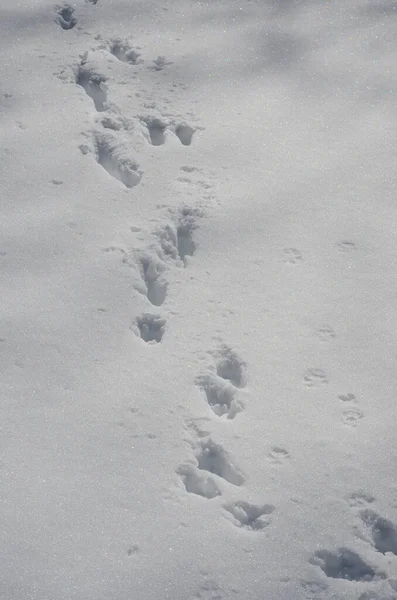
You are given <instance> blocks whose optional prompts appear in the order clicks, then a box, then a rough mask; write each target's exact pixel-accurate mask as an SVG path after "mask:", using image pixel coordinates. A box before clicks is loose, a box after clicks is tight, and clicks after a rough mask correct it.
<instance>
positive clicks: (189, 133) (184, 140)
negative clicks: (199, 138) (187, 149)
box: [175, 125, 195, 146]
mask: <svg viewBox="0 0 397 600" xmlns="http://www.w3.org/2000/svg"><path fill="white" fill-rule="evenodd" d="M194 133H195V129H193V127H190V125H177V126H176V127H175V135H176V136H177V138H178V139H179V141H180V142H181V144H183V145H184V146H190V144H191V143H192V138H193V135H194Z"/></svg>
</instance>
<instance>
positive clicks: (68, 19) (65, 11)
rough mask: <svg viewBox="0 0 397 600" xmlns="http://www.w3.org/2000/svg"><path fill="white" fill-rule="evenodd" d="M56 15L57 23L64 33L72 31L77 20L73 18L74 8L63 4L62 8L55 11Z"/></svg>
mask: <svg viewBox="0 0 397 600" xmlns="http://www.w3.org/2000/svg"><path fill="white" fill-rule="evenodd" d="M56 11H57V13H58V17H57V19H56V20H57V22H58V23H59V25H60V26H61V27H62V29H64V30H65V31H68V30H69V29H73V27H74V26H75V25H77V19H76V17H74V16H73V13H74V8H73V7H72V6H70V4H64V5H63V6H58V7H57V9H56Z"/></svg>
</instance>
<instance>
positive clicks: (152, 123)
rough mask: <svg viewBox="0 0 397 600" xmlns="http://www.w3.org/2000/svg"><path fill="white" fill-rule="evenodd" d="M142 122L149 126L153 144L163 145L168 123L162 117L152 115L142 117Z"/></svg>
mask: <svg viewBox="0 0 397 600" xmlns="http://www.w3.org/2000/svg"><path fill="white" fill-rule="evenodd" d="M142 122H143V123H144V124H145V125H146V127H147V130H148V132H149V137H150V143H151V144H152V146H162V145H163V144H164V143H165V135H164V133H165V130H166V128H167V124H166V123H165V122H164V121H162V120H161V119H156V118H152V117H144V118H142Z"/></svg>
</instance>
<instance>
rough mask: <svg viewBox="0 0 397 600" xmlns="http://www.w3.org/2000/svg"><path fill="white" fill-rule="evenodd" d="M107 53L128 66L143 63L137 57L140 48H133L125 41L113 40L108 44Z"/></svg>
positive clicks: (139, 54)
mask: <svg viewBox="0 0 397 600" xmlns="http://www.w3.org/2000/svg"><path fill="white" fill-rule="evenodd" d="M108 48H109V52H110V53H111V54H113V56H115V57H116V58H117V59H118V60H120V61H121V62H124V63H128V64H130V65H138V64H140V63H142V62H143V60H141V59H140V58H139V57H140V56H141V53H140V52H139V51H138V50H140V48H135V47H134V46H132V45H131V44H130V43H129V42H128V41H127V40H122V39H121V38H115V39H113V40H111V41H110V42H109V43H108Z"/></svg>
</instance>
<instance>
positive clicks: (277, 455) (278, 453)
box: [267, 446, 290, 465]
mask: <svg viewBox="0 0 397 600" xmlns="http://www.w3.org/2000/svg"><path fill="white" fill-rule="evenodd" d="M267 457H268V459H269V460H270V462H272V463H274V464H277V465H279V464H281V463H283V462H284V461H285V460H288V459H289V458H290V454H289V452H288V450H286V449H285V448H283V447H282V446H273V447H272V448H271V450H270V452H269V454H268V455H267Z"/></svg>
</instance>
